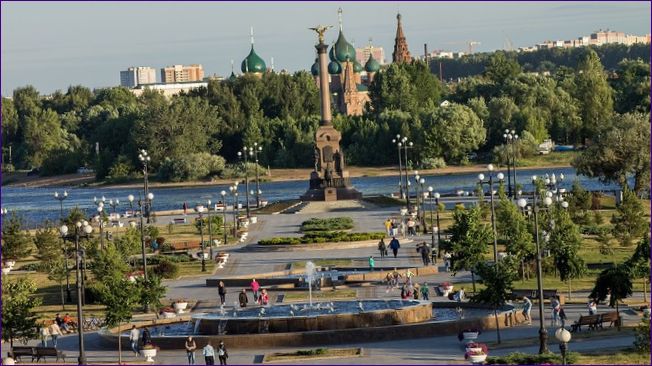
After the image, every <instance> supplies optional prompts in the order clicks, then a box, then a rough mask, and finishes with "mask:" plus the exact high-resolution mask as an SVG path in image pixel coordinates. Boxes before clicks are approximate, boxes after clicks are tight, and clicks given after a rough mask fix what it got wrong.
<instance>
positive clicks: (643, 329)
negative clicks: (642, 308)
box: [634, 316, 650, 355]
mask: <svg viewBox="0 0 652 366" xmlns="http://www.w3.org/2000/svg"><path fill="white" fill-rule="evenodd" d="M635 337H636V338H635V340H634V347H635V348H636V350H637V351H639V352H641V353H647V354H648V355H649V354H650V317H649V316H644V317H643V319H642V320H641V324H640V325H639V326H638V327H636V334H635Z"/></svg>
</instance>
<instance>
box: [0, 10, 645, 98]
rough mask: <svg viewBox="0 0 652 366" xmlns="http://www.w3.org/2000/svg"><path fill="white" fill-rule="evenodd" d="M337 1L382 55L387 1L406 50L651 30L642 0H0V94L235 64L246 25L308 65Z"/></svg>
mask: <svg viewBox="0 0 652 366" xmlns="http://www.w3.org/2000/svg"><path fill="white" fill-rule="evenodd" d="M340 6H341V7H342V8H343V10H344V14H343V19H344V33H345V35H346V37H347V39H348V40H349V42H353V41H355V45H356V46H362V45H365V44H367V43H368V39H369V38H370V37H371V38H373V43H374V44H375V45H379V46H382V47H384V49H385V55H386V58H389V59H391V51H392V47H393V44H394V35H395V32H396V12H397V10H400V12H401V14H402V15H403V26H404V31H405V35H406V37H407V41H408V45H409V47H410V51H411V53H412V54H413V55H414V54H418V55H421V54H423V44H424V43H428V48H429V50H435V49H449V50H465V49H466V48H467V46H466V41H468V40H475V41H479V42H481V45H479V46H477V47H476V50H478V51H488V50H495V49H500V48H504V47H505V45H506V40H507V39H510V40H511V41H512V43H513V45H514V47H520V46H529V45H533V44H535V43H537V42H542V41H544V40H547V39H571V38H575V37H578V36H581V35H588V34H590V33H591V32H592V31H595V30H598V29H600V28H602V29H606V28H609V29H613V30H618V31H623V32H625V33H631V34H645V33H649V32H650V3H649V2H628V3H625V2H618V3H616V2H611V3H610V2H548V3H542V2H539V3H537V2H531V3H510V2H491V3H479V2H431V3H427V2H398V1H393V2H382V3H378V2H345V1H330V2H319V3H307V2H305V3H301V2H273V3H264V2H251V3H231V2H184V3H174V2H102V3H93V2H84V3H76V2H51V3H45V2H5V1H3V2H2V95H10V94H11V91H12V90H13V89H14V88H16V87H18V86H23V85H27V84H31V85H34V86H35V87H36V88H37V89H39V90H40V91H41V92H43V93H50V92H52V91H54V90H56V89H64V90H65V89H66V88H67V87H68V86H69V85H76V84H82V85H85V86H88V87H91V88H93V87H102V86H113V85H118V84H119V83H120V78H119V76H120V75H119V71H120V70H124V69H126V68H127V67H129V66H141V65H142V66H152V67H155V68H156V69H157V78H160V73H159V71H158V69H159V68H161V67H163V66H166V65H172V64H191V63H199V64H202V65H203V66H204V71H205V73H206V74H207V75H210V74H213V73H217V74H219V75H228V74H229V73H230V71H231V62H230V60H231V59H233V60H235V65H236V71H239V70H238V69H239V64H240V62H241V61H242V59H243V58H244V57H245V56H246V55H247V53H248V51H249V27H250V26H253V27H254V31H255V39H256V51H257V52H258V54H259V55H260V56H261V57H263V58H264V59H265V61H266V62H267V64H268V66H269V65H270V58H271V57H274V64H275V68H276V69H277V70H280V69H282V68H285V69H288V70H290V71H295V70H299V69H308V68H309V67H310V65H311V64H312V62H313V60H314V52H315V51H314V48H313V44H314V42H315V40H316V36H315V34H314V33H313V32H312V31H309V30H308V29H307V28H308V27H311V26H314V25H317V24H331V25H334V26H336V27H335V28H334V29H332V30H330V31H329V32H328V33H327V39H328V40H329V42H330V41H331V40H334V39H335V38H336V37H337V31H336V29H337V8H338V7H340Z"/></svg>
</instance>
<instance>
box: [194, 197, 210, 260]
mask: <svg viewBox="0 0 652 366" xmlns="http://www.w3.org/2000/svg"><path fill="white" fill-rule="evenodd" d="M195 211H197V213H198V214H199V237H200V240H201V271H202V272H206V254H205V253H204V250H205V249H204V217H203V216H202V213H203V212H204V207H203V206H201V205H200V206H197V207H195ZM209 230H210V229H209Z"/></svg>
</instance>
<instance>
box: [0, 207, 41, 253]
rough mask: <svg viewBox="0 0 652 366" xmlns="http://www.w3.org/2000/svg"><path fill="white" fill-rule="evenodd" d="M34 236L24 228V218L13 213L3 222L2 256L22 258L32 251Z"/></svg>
mask: <svg viewBox="0 0 652 366" xmlns="http://www.w3.org/2000/svg"><path fill="white" fill-rule="evenodd" d="M33 244H34V242H33V240H32V238H31V237H30V236H29V234H28V233H27V231H25V230H24V229H23V220H22V219H21V218H20V217H19V216H17V215H16V214H15V213H12V214H11V216H9V219H5V220H3V223H2V258H3V259H14V260H16V259H21V258H25V257H27V256H28V255H30V253H31V252H32V245H33Z"/></svg>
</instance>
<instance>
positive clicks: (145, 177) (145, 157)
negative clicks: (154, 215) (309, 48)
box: [138, 149, 151, 224]
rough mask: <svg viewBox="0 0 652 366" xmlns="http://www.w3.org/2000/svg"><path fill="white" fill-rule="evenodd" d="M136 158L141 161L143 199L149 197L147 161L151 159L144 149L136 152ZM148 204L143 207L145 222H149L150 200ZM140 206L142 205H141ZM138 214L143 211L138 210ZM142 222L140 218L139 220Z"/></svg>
mask: <svg viewBox="0 0 652 366" xmlns="http://www.w3.org/2000/svg"><path fill="white" fill-rule="evenodd" d="M138 159H139V160H140V161H141V162H142V163H143V196H144V197H145V199H147V197H149V182H148V169H147V168H148V166H149V162H150V161H151V158H150V156H149V155H148V154H147V151H146V150H145V149H142V150H140V153H139V154H138ZM147 203H150V204H148V205H145V209H146V211H147V212H145V214H146V215H147V223H148V224H149V210H150V209H151V202H147ZM141 208H142V206H141ZM140 215H141V216H142V215H143V211H142V210H141V211H140ZM141 222H142V220H141Z"/></svg>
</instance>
